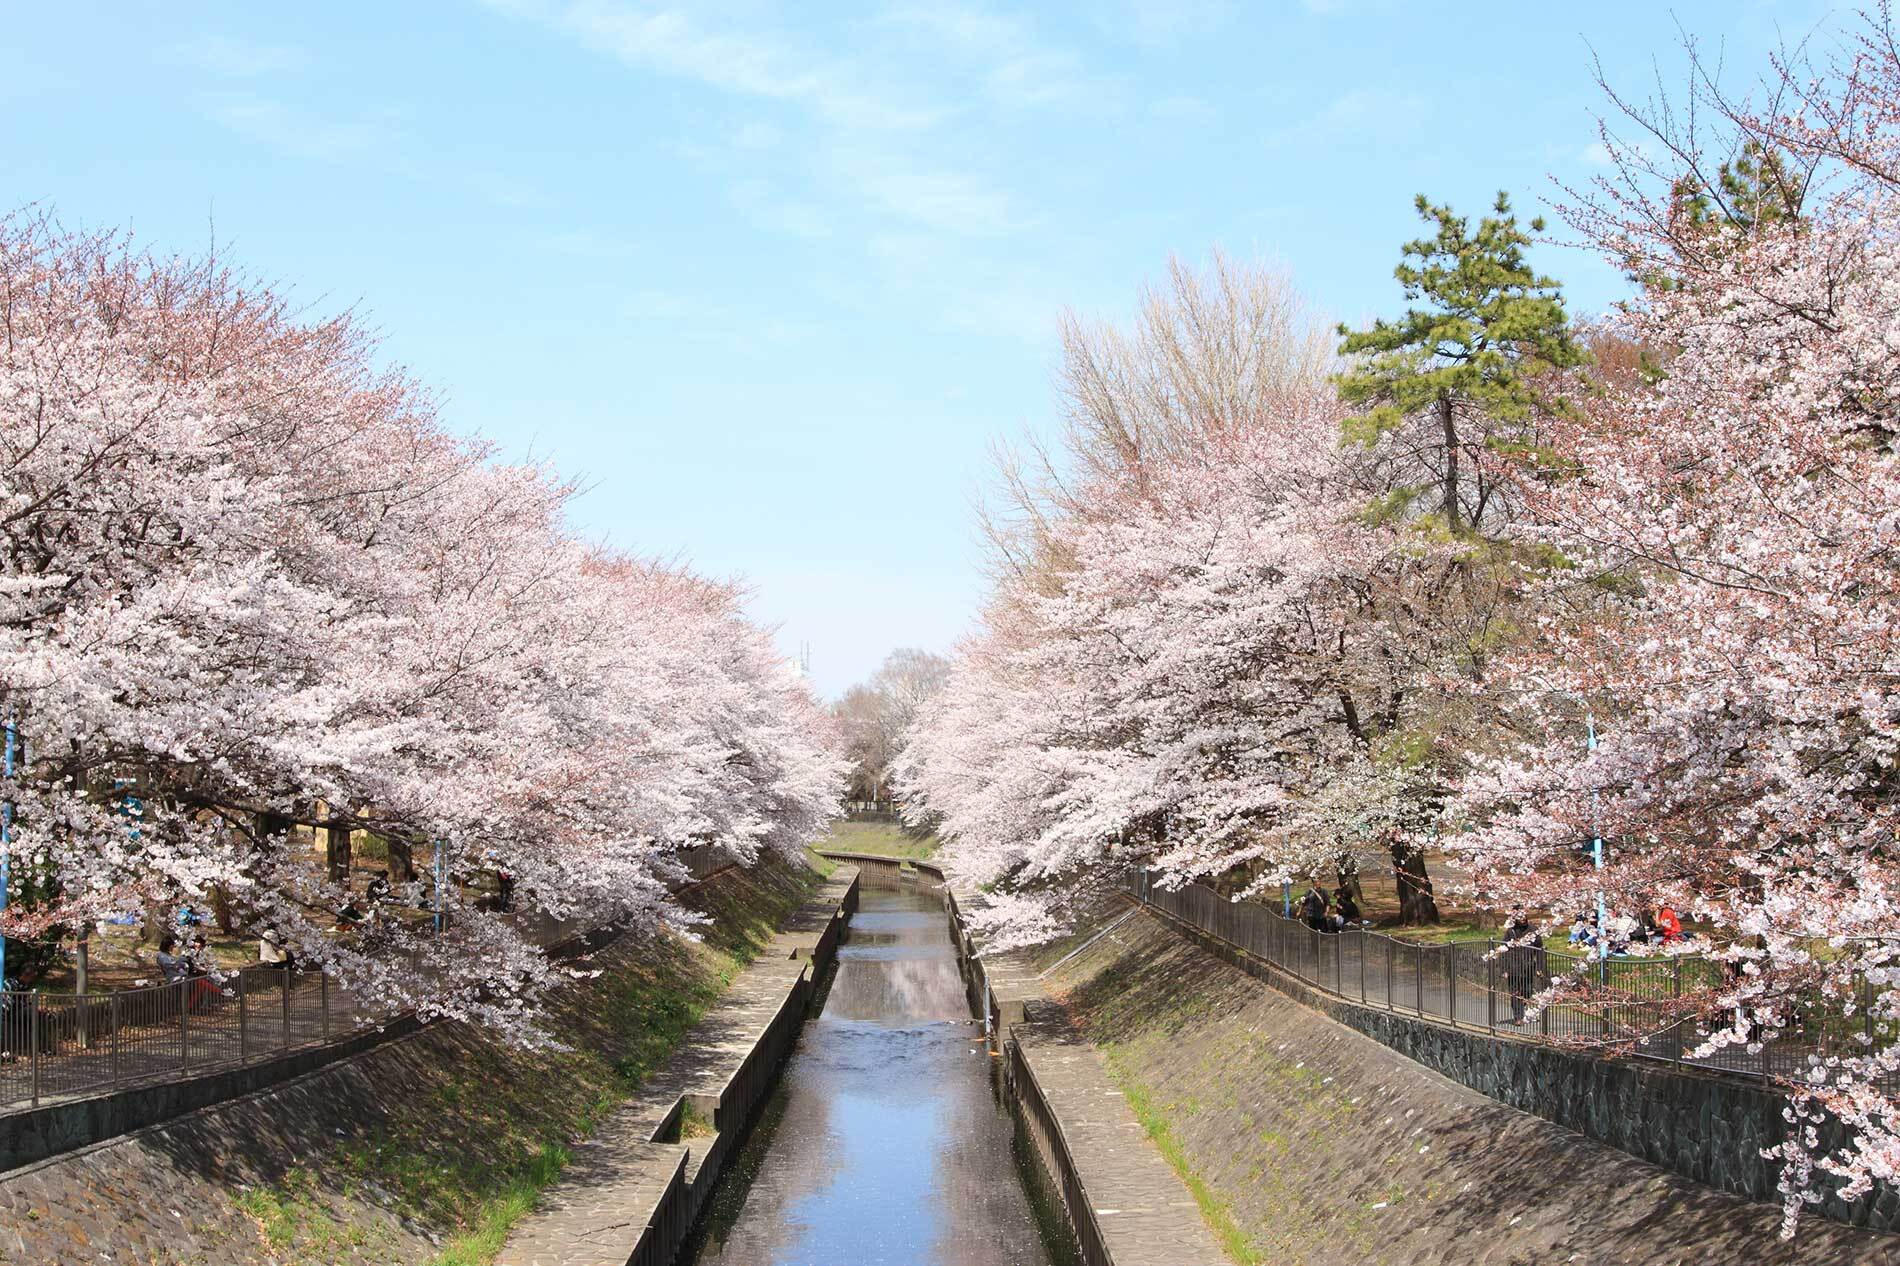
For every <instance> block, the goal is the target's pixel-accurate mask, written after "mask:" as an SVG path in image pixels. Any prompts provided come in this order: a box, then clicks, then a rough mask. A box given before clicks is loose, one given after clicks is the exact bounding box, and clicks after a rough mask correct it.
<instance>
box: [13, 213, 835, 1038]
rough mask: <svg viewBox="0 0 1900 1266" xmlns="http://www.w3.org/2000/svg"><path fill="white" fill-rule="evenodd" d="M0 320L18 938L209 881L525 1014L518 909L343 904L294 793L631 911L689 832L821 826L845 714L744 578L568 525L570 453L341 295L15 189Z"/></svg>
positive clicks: (374, 972) (692, 838)
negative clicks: (763, 614) (443, 910)
mask: <svg viewBox="0 0 1900 1266" xmlns="http://www.w3.org/2000/svg"><path fill="white" fill-rule="evenodd" d="M0 333H4V337H5V346H4V350H3V351H0V712H3V713H4V714H5V715H6V717H7V718H8V719H9V720H11V721H12V722H13V723H14V724H15V726H16V727H17V729H18V731H19V733H20V734H21V736H22V739H23V741H24V745H25V757H26V759H25V761H24V762H23V764H22V766H21V769H20V771H19V773H18V774H17V776H16V777H15V778H14V779H12V780H11V781H9V782H8V783H7V784H6V786H5V787H4V798H5V799H6V800H7V801H8V802H9V803H10V804H11V805H13V806H14V809H15V821H14V828H13V874H14V876H15V881H16V888H15V893H16V895H18V896H24V895H25V893H26V892H27V890H28V888H29V887H31V889H32V891H33V893H34V894H35V898H36V899H35V900H33V901H31V902H24V901H16V902H15V903H14V904H11V905H10V906H9V908H8V910H7V912H6V914H5V916H4V923H0V930H4V931H5V932H6V933H7V934H8V935H12V936H33V935H36V934H40V933H43V932H45V931H46V930H47V929H49V928H52V927H55V926H58V925H60V924H72V923H82V922H84V921H87V920H91V919H96V918H99V917H101V916H104V915H109V914H113V913H116V912H118V911H121V910H123V909H125V908H127V907H128V906H139V905H146V906H158V905H165V904H170V903H177V902H181V901H186V902H194V903H195V902H202V901H204V900H205V899H206V897H207V894H208V893H210V892H211V891H212V890H214V889H216V890H218V891H219V892H221V893H222V894H223V895H224V896H225V897H226V898H228V899H229V900H230V901H231V902H232V903H234V904H235V905H236V906H237V907H238V908H239V909H240V910H241V911H242V912H243V914H244V917H245V918H246V919H247V920H248V921H249V922H251V923H252V924H254V925H271V926H275V927H277V928H278V930H279V931H280V932H282V933H285V934H286V935H288V936H289V938H290V939H291V941H292V942H293V944H294V945H295V947H296V948H297V949H298V950H299V951H300V952H301V954H302V955H303V956H304V957H305V958H306V959H307V960H309V961H313V962H318V963H323V964H326V965H328V966H329V967H331V968H332V969H334V970H336V971H338V972H340V973H341V974H342V975H343V976H344V977H345V979H346V981H347V982H348V983H350V984H351V985H353V986H355V988H356V990H357V992H358V994H359V995H360V996H361V997H363V998H364V999H365V1000H366V1001H370V1002H373V1003H379V1004H388V1005H398V1006H416V1007H418V1008H420V1009H421V1010H422V1011H423V1012H424V1013H425V1014H452V1015H460V1016H465V1017H470V1018H475V1019H481V1020H487V1021H490V1022H495V1023H503V1024H509V1025H511V1026H519V1025H520V1024H521V1022H522V1021H524V1020H525V1019H527V1018H528V1017H530V1016H531V1013H532V1004H533V1001H534V999H535V996H536V994H537V993H538V991H539V990H540V988H541V987H542V986H543V985H544V984H545V983H546V980H547V968H546V965H545V962H544V960H543V958H542V955H541V951H540V949H539V948H538V947H537V946H536V945H535V944H534V943H533V942H532V941H531V939H530V937H529V935H528V932H527V928H528V926H529V920H528V919H525V918H522V917H519V916H516V915H507V916H504V915H501V914H498V913H495V912H485V911H480V910H477V909H475V908H473V907H471V906H467V905H464V904H462V902H461V899H460V898H459V897H458V895H457V892H458V891H459V890H457V889H451V888H446V887H445V888H444V890H443V891H442V892H440V893H434V894H431V899H433V900H437V901H442V902H445V903H448V904H449V905H451V906H452V907H454V908H452V909H451V910H450V911H449V913H450V915H451V927H452V933H451V934H450V935H447V936H443V937H440V938H430V937H421V936H413V935H407V934H405V933H403V932H402V927H401V925H400V923H399V921H395V920H389V921H384V928H383V934H382V935H379V936H365V937H361V938H354V937H339V936H336V935H333V934H332V930H331V927H330V925H331V923H332V921H333V918H332V914H331V912H333V911H335V910H336V909H337V908H338V907H339V906H340V905H341V904H342V903H344V902H346V901H348V900H349V894H348V893H347V892H346V891H345V890H344V889H342V888H341V887H339V886H338V885H337V884H336V883H334V882H333V881H332V880H331V879H330V877H328V876H327V875H326V874H325V873H324V872H323V870H322V868H320V867H318V866H316V865H314V864H313V861H312V859H311V858H310V857H309V856H308V855H307V854H306V853H305V852H304V850H303V848H302V846H300V845H298V844H295V843H294V842H293V839H292V836H291V834H290V828H291V827H292V826H293V825H294V824H298V823H303V824H308V825H311V826H314V827H317V828H320V829H326V830H333V831H348V830H354V829H362V830H370V831H375V832H378V833H381V834H383V835H384V836H387V837H390V838H392V839H397V840H400V841H403V842H405V843H406V844H408V845H409V846H410V847H412V848H415V849H426V848H432V847H434V846H436V845H437V844H438V843H439V844H440V846H441V847H443V848H444V849H445V850H446V851H447V853H448V856H449V859H450V865H451V868H452V869H454V870H456V871H461V872H466V871H470V870H474V869H480V868H483V867H500V868H506V869H508V870H511V871H513V872H514V873H515V874H516V875H517V876H518V877H519V888H518V893H519V896H518V903H519V904H520V906H521V907H522V908H523V913H525V914H527V915H534V914H545V915H550V916H554V917H561V918H574V919H586V920H590V921H612V920H632V921H634V922H635V923H646V924H649V925H651V924H652V923H655V922H657V921H663V920H669V919H671V920H678V919H679V918H680V917H681V916H680V912H679V911H678V910H677V909H676V908H674V907H673V905H672V903H671V901H670V899H669V897H668V895H667V894H668V885H669V884H670V883H672V882H674V881H676V880H677V879H678V878H679V877H680V874H681V872H680V869H679V866H678V864H677V861H676V857H675V855H676V853H677V852H678V850H679V849H681V848H683V847H686V846H688V845H694V844H709V845H713V846H716V847H718V848H721V849H723V850H725V851H726V852H727V853H728V854H729V855H730V856H731V857H732V858H734V859H735V860H737V861H740V862H746V863H750V862H753V861H756V860H757V859H759V858H760V857H761V856H764V855H766V854H768V853H777V854H781V855H793V854H795V853H796V852H797V850H798V849H799V847H800V846H801V845H802V844H803V843H804V842H806V841H808V840H810V839H811V838H813V837H814V835H815V834H816V833H817V832H818V831H819V830H820V829H822V826H823V823H824V821H825V819H826V818H827V817H828V815H829V813H830V812H831V809H832V806H833V805H834V804H835V802H836V799H837V793H838V788H839V784H840V780H841V774H842V766H841V764H840V762H839V761H838V760H837V758H836V757H835V755H834V754H833V750H832V749H833V746H834V738H833V736H832V734H831V732H830V729H829V724H828V722H827V720H826V718H825V717H824V716H823V714H822V712H821V711H820V710H819V709H818V708H817V706H816V704H815V703H814V702H813V701H812V700H811V698H810V697H809V695H808V693H807V692H806V691H805V690H804V689H803V687H802V686H801V685H800V684H799V683H798V682H797V681H796V679H795V676H794V675H793V674H791V673H790V672H789V670H788V668H787V666H786V665H785V664H784V663H783V662H782V661H781V660H780V659H779V657H778V656H776V655H775V654H774V653H773V652H772V650H771V648H770V645H769V641H768V639H767V637H766V636H765V634H764V633H763V632H762V631H761V630H759V629H757V628H756V627H754V626H752V625H751V624H749V623H748V622H747V621H746V620H745V619H744V617H743V614H742V612H741V599H742V595H741V594H740V593H739V592H738V591H737V590H735V589H734V588H733V587H732V586H729V585H722V584H715V583H712V582H709V581H706V580H704V579H702V578H699V577H696V576H693V575H691V574H690V573H687V572H684V571H682V570H679V569H677V568H671V567H666V566H662V565H659V564H656V563H651V562H648V561H645V560H640V559H635V558H629V557H622V556H618V555H614V554H610V553H608V552H606V551H603V550H601V549H598V548H593V547H589V546H587V545H584V544H583V543H581V542H580V541H578V540H576V539H575V538H574V537H573V536H572V534H571V533H570V532H569V531H568V530H567V529H566V528H565V527H564V525H563V522H562V516H563V513H564V507H565V504H566V501H567V499H568V497H569V495H570V493H571V487H570V486H569V485H568V484H566V483H565V482H563V481H562V480H560V479H559V478H557V477H555V476H554V475H553V474H552V473H551V472H549V471H546V470H543V469H538V468H529V467H519V466H506V465H502V464H499V463H497V462H495V461H494V460H493V457H492V454H491V452H490V451H489V450H488V449H487V448H485V447H484V446H482V445H480V444H478V443H474V442H471V441H468V440H464V439H461V438H458V437H456V436H454V435H452V434H451V433H449V432H448V431H447V430H446V429H445V428H444V427H443V425H442V424H441V422H440V421H439V420H438V418H437V416H436V411H435V408H434V405H433V402H432V401H431V400H430V399H429V397H428V396H427V395H426V393H424V392H422V391H421V390H420V389H419V388H417V387H416V386H415V385H414V383H413V382H411V381H410V380H408V379H406V378H404V377H403V376H401V375H400V374H398V373H392V372H388V371H384V370H380V369H378V368H377V367H376V365H375V348H374V345H373V343H372V342H371V341H370V340H369V339H368V338H366V337H365V336H364V335H363V334H362V333H361V332H360V329H359V328H358V327H357V326H356V325H355V323H354V322H353V321H352V320H351V319H350V318H349V317H347V316H345V317H338V318H334V319H330V320H324V321H310V320H306V319H303V318H301V317H300V316H299V315H298V314H297V313H295V312H294V311H293V310H292V309H290V308H289V307H288V305H287V303H286V301H285V299H284V298H283V297H282V296H280V295H278V294H276V293H274V292H273V291H271V290H270V289H269V288H268V287H264V286H260V285H256V284H254V283H251V282H249V281H247V280H246V279H244V278H243V277H241V276H239V275H237V274H235V273H234V272H233V271H231V270H230V269H229V268H227V267H226V266H225V265H223V264H222V263H221V262H220V261H219V260H217V259H215V258H211V259H205V260H198V261H190V260H166V259H154V258H151V257H148V256H145V255H141V254H139V253H137V252H135V251H133V250H131V249H129V248H128V247H127V246H126V245H125V244H124V243H123V242H121V241H120V240H119V239H117V238H116V237H114V236H112V235H109V234H108V235H91V236H88V235H80V234H71V233H67V232H64V231H62V230H60V229H59V228H58V227H57V226H55V225H53V224H51V223H50V222H48V221H46V220H44V219H39V218H34V217H31V216H25V215H21V216H15V217H13V218H11V219H9V220H7V221H5V222H4V224H0ZM135 804H136V805H137V812H138V816H137V817H136V818H135V819H134V818H132V817H130V816H129V812H130V811H131V810H132V809H133V806H134V805H135ZM421 889H422V885H420V884H413V883H412V884H411V885H409V887H408V888H407V890H405V891H400V892H398V893H397V894H396V895H397V896H398V897H399V898H405V899H409V900H412V901H413V900H417V899H420V898H421V897H422V896H423V893H422V891H421Z"/></svg>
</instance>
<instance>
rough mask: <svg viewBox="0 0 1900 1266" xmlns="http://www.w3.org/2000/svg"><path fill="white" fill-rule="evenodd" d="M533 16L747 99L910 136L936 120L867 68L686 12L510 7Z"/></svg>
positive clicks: (597, 4)
mask: <svg viewBox="0 0 1900 1266" xmlns="http://www.w3.org/2000/svg"><path fill="white" fill-rule="evenodd" d="M496 7H500V8H502V9H503V10H504V11H507V12H513V13H523V12H527V13H532V14H534V15H536V16H538V17H540V18H541V19H542V20H543V21H545V22H548V23H550V24H551V25H553V26H555V27H556V28H558V29H560V30H562V31H565V32H567V33H568V34H570V35H572V36H573V37H575V38H576V39H578V40H580V41H581V42H582V43H584V44H586V45H587V46H588V47H590V48H593V49H595V50H596V51H598V52H602V53H606V54H609V55H611V56H613V57H616V58H618V59H619V60H621V61H623V62H625V63H627V64H628V65H632V66H639V67H643V68H646V69H650V70H657V71H660V72H662V73H665V74H670V75H675V76H678V77H681V78H685V79H690V80H695V81H697V82H699V83H703V84H705V85H706V86H708V87H711V88H717V89H720V90H722V91H725V92H731V93H737V94H739V95H742V96H749V97H759V98H764V99H767V100H773V101H783V102H787V103H791V104H796V105H799V106H803V107H804V108H806V109H808V110H810V111H812V112H813V113H814V114H816V115H818V116H820V117H822V118H825V119H828V120H830V121H832V122H834V123H839V124H844V125H848V126H851V127H857V128H871V129H878V130H904V129H910V128H917V127H924V126H927V125H928V124H930V123H932V122H934V121H936V119H937V118H938V117H939V112H938V111H937V110H935V109H934V108H933V107H931V106H930V105H929V104H927V103H925V102H921V101H915V100H911V99H908V97H907V96H906V95H905V94H903V93H901V92H899V91H897V90H895V89H889V88H885V89H879V88H878V87H876V86H875V83H876V76H874V75H871V74H869V73H867V71H866V69H865V68H864V67H862V66H858V65H854V64H852V63H850V62H848V61H844V60H840V59H835V58H831V57H828V56H825V55H824V54H822V53H818V52H815V51H813V50H811V49H807V48H797V47H793V46H792V45H790V44H789V43H787V42H785V41H783V40H781V39H779V38H776V37H773V36H770V35H764V34H753V33H748V32H736V31H724V30H710V29H707V28H706V27H704V26H702V25H701V23H700V22H699V21H698V20H697V19H696V18H695V17H694V16H693V14H692V13H690V12H689V11H685V10H680V9H646V8H640V7H635V6H631V5H625V4H616V3H611V2H610V0H576V2H575V3H571V4H564V5H558V6H552V7H550V6H528V5H522V4H516V3H504V4H501V5H498V6H496Z"/></svg>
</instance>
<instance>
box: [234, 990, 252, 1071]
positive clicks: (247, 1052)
mask: <svg viewBox="0 0 1900 1266" xmlns="http://www.w3.org/2000/svg"><path fill="white" fill-rule="evenodd" d="M237 980H238V1067H240V1068H242V1067H243V1066H244V1065H246V1064H248V1063H250V1062H251V1024H250V1020H251V1014H250V1010H251V1009H250V1004H249V1002H248V1000H247V999H246V997H245V990H244V969H243V968H242V967H240V968H238V973H237Z"/></svg>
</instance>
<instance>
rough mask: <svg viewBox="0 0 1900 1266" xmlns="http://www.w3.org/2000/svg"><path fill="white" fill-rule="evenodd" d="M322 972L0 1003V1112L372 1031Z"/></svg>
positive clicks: (249, 975) (269, 970)
mask: <svg viewBox="0 0 1900 1266" xmlns="http://www.w3.org/2000/svg"><path fill="white" fill-rule="evenodd" d="M357 1010H358V1008H357V1007H356V1005H355V1003H354V1001H353V1000H352V999H349V998H347V997H345V996H344V995H343V994H342V993H341V992H340V991H339V990H337V989H336V988H335V986H334V985H333V984H332V982H331V980H330V978H329V977H328V976H327V975H325V974H323V973H322V972H291V971H286V970H285V969H284V968H282V967H247V968H244V969H243V970H241V971H236V972H232V973H229V974H228V975H226V976H225V977H224V978H223V979H222V980H221V981H220V980H213V979H211V978H209V977H204V976H200V977H196V978H194V979H191V980H186V981H181V982H179V983H177V984H173V985H154V986H151V987H149V988H144V989H125V990H117V991H114V992H111V993H90V994H59V993H0V1110H5V1109H19V1108H24V1107H37V1106H39V1105H40V1104H42V1103H45V1102H48V1101H56V1100H59V1099H64V1098H69V1097H72V1096H76V1095H84V1094H94V1093H98V1092H100V1091H108V1090H117V1089H119V1088H121V1087H124V1086H132V1085H138V1084H142V1083H149V1082H155V1081H166V1080H175V1079H177V1078H179V1077H183V1076H186V1075H191V1074H196V1073H199V1072H203V1071H207V1070H209V1069H212V1068H222V1067H232V1066H241V1065H244V1064H249V1063H250V1062H252V1061H253V1060H260V1059H269V1058H273V1057H275V1056H278V1055H282V1054H284V1053H285V1052H287V1051H292V1050H296V1049H298V1048H301V1047H306V1046H316V1045H320V1044H321V1043H324V1042H329V1041H332V1040H334V1039H336V1038H340V1037H343V1036H346V1035H347V1034H349V1033H352V1032H355V1031H357V1030H358V1029H361V1028H365V1027H368V1026H369V1025H371V1024H373V1023H376V1022H377V1021H376V1020H368V1019H365V1018H363V1017H361V1016H359V1015H358V1014H357Z"/></svg>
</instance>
